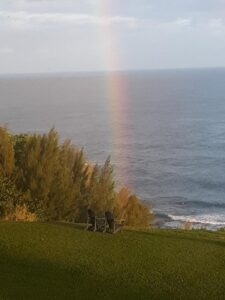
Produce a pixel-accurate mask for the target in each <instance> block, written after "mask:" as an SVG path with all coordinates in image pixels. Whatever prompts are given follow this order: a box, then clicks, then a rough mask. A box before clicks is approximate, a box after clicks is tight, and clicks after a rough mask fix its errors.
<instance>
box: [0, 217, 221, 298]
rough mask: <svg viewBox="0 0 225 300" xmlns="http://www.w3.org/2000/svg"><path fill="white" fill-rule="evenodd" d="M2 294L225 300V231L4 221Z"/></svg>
mask: <svg viewBox="0 0 225 300" xmlns="http://www.w3.org/2000/svg"><path fill="white" fill-rule="evenodd" d="M0 269H1V272H0V299H79V300H82V299H108V300H109V299H118V300H119V299H127V300H128V299H129V300H130V299H225V296H224V295H225V232H216V233H213V232H204V231H169V230H168V231H163V230H149V231H124V232H122V233H119V234H116V235H110V234H102V233H92V232H86V231H84V230H83V229H82V227H80V228H79V227H78V226H76V227H74V226H70V225H58V224H46V223H8V222H2V223H0Z"/></svg>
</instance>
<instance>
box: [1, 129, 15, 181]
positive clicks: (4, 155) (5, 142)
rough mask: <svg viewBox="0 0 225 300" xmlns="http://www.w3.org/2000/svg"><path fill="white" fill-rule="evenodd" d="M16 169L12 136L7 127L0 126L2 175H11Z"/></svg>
mask: <svg viewBox="0 0 225 300" xmlns="http://www.w3.org/2000/svg"><path fill="white" fill-rule="evenodd" d="M13 169H14V150H13V143H12V137H11V135H10V134H9V133H8V132H7V130H6V128H3V127H0V175H2V176H11V175H12V172H13Z"/></svg>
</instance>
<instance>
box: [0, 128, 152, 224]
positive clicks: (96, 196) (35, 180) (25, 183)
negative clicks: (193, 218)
mask: <svg viewBox="0 0 225 300" xmlns="http://www.w3.org/2000/svg"><path fill="white" fill-rule="evenodd" d="M87 208H91V209H93V210H94V211H95V212H96V214H97V215H99V216H104V212H105V211H106V210H110V211H112V212H113V213H114V214H115V215H116V217H118V218H125V219H126V224H127V225H132V226H148V225H149V222H150V219H151V218H152V214H151V213H150V210H149V208H147V207H145V206H144V205H143V203H142V202H141V201H140V200H139V199H138V198H137V197H136V196H135V195H134V194H132V193H131V192H130V191H129V190H128V189H126V188H123V189H122V190H121V191H119V192H117V191H116V188H115V182H114V176H113V168H112V165H111V163H110V159H109V158H108V159H106V161H105V163H104V165H102V166H99V165H98V164H92V163H91V162H89V161H88V160H87V158H86V157H85V154H84V152H83V150H81V149H78V148H76V147H75V146H73V145H72V144H71V142H70V141H68V140H67V141H65V142H63V143H62V144H61V143H60V142H59V138H58V134H57V132H56V131H55V130H54V129H52V130H50V131H49V132H48V133H47V134H43V135H40V134H20V135H13V134H11V133H9V132H8V131H7V129H6V128H3V127H0V219H2V220H27V221H34V220H41V221H64V222H85V221H86V216H87Z"/></svg>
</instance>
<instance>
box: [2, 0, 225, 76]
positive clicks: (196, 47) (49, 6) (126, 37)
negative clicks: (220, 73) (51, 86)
mask: <svg viewBox="0 0 225 300" xmlns="http://www.w3.org/2000/svg"><path fill="white" fill-rule="evenodd" d="M224 66H225V0H72V1H71V0H49V1H47V0H14V1H13V0H11V1H10V0H1V1H0V73H35V72H38V73H43V72H67V71H69V72H70V71H72V72H76V71H96V70H116V69H123V70H124V69H125V70H126V69H155V68H185V67H188V68H191V67H197V68H199V67H224Z"/></svg>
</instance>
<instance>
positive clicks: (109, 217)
mask: <svg viewBox="0 0 225 300" xmlns="http://www.w3.org/2000/svg"><path fill="white" fill-rule="evenodd" d="M105 218H106V221H107V223H108V224H109V228H110V229H112V230H113V228H114V216H113V214H112V213H111V212H110V211H106V212H105Z"/></svg>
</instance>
